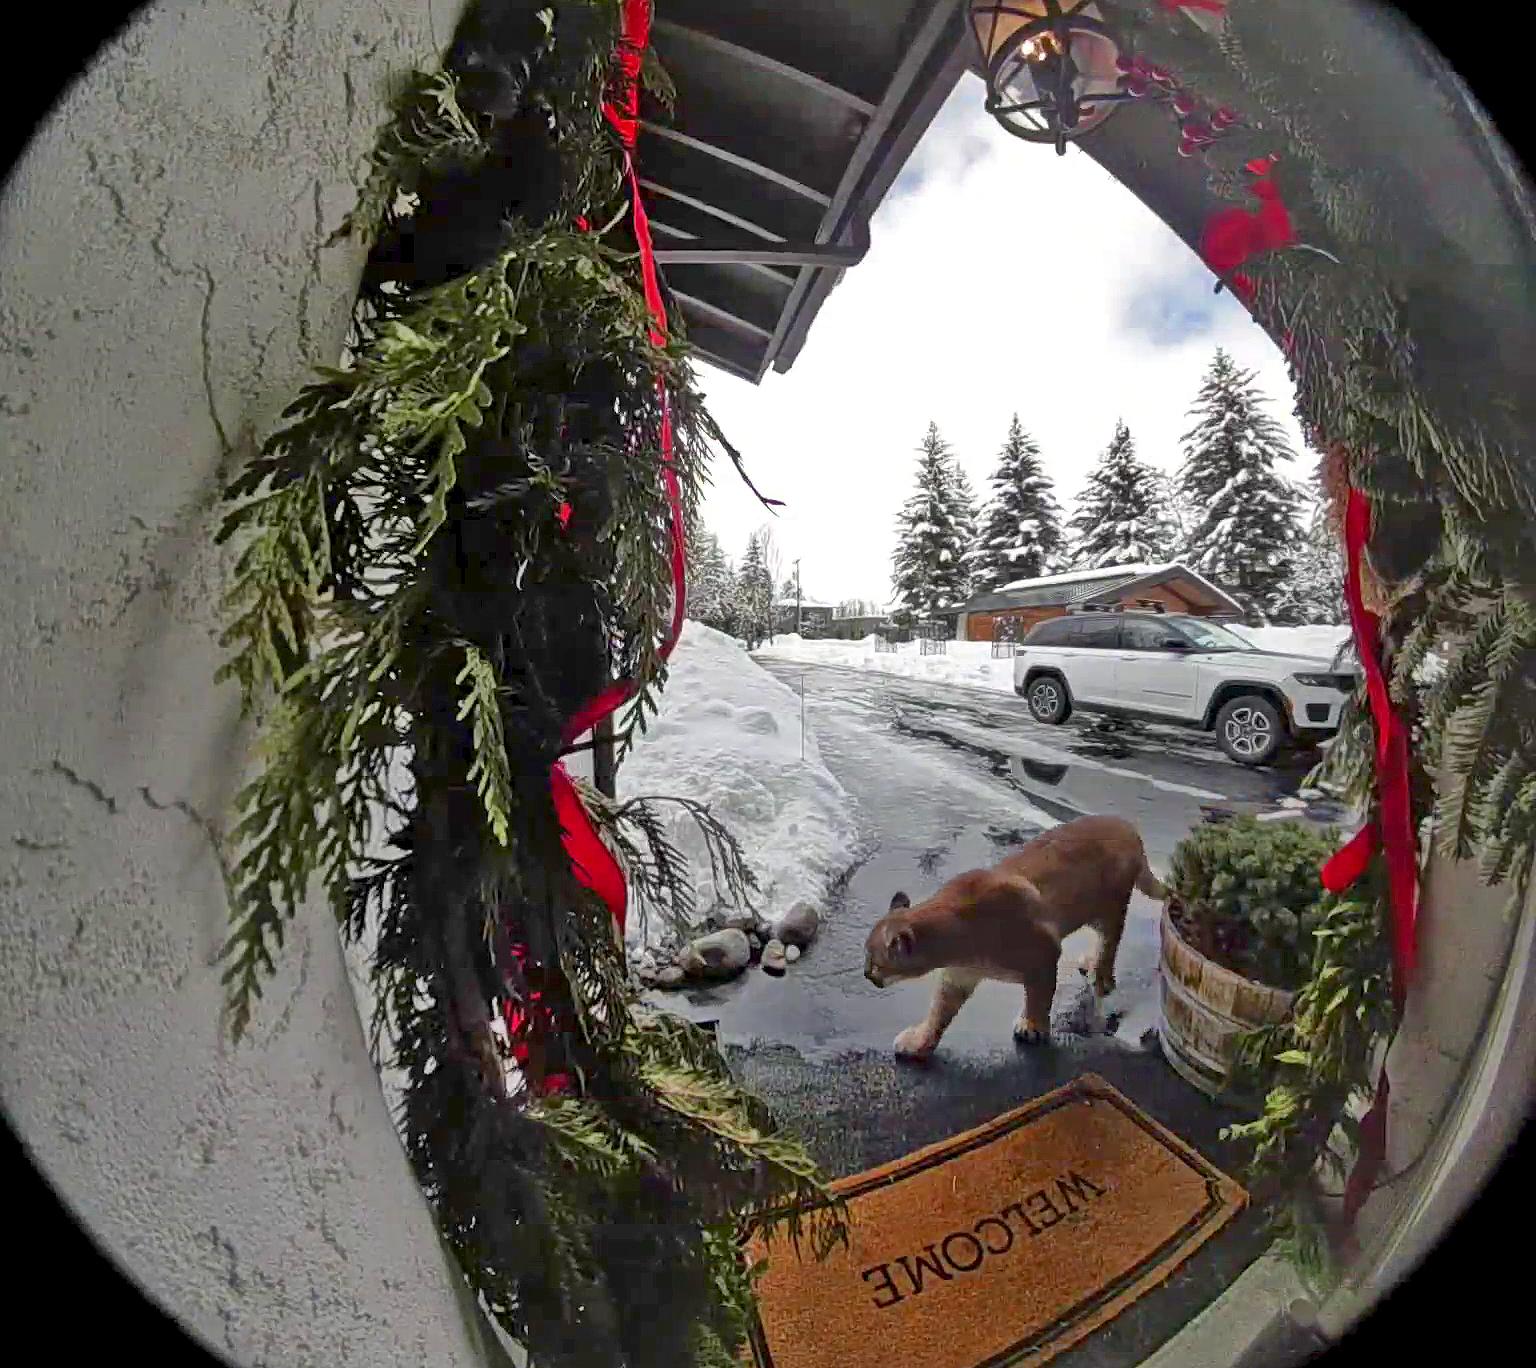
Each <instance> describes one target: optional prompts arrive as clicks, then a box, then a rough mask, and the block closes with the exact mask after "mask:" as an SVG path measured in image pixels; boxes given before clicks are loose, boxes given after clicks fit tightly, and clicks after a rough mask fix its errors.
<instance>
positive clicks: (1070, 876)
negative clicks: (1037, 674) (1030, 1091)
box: [864, 817, 1167, 1059]
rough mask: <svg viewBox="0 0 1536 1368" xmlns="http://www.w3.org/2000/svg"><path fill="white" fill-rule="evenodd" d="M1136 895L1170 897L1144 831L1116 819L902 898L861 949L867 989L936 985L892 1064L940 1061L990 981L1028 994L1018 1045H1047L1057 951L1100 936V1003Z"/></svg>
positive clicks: (1061, 833) (1096, 982)
mask: <svg viewBox="0 0 1536 1368" xmlns="http://www.w3.org/2000/svg"><path fill="white" fill-rule="evenodd" d="M1133 888H1134V889H1138V890H1139V891H1140V892H1142V893H1144V894H1145V895H1146V896H1147V897H1149V898H1164V897H1166V896H1167V890H1166V889H1165V888H1164V887H1163V885H1162V884H1161V883H1159V882H1158V880H1157V878H1156V876H1155V875H1154V874H1153V873H1152V870H1151V867H1150V866H1149V865H1148V864H1147V857H1146V852H1145V851H1144V850H1143V848H1142V844H1141V837H1140V835H1139V834H1138V833H1137V831H1136V828H1135V827H1134V826H1132V825H1131V824H1130V823H1129V822H1127V821H1124V820H1122V819H1121V818H1119V817H1079V818H1078V819H1077V820H1076V821H1072V822H1066V823H1064V824H1063V825H1061V826H1059V827H1055V828H1053V829H1052V830H1050V831H1047V832H1045V833H1044V834H1043V835H1041V836H1038V837H1036V838H1035V839H1034V840H1033V841H1031V842H1030V843H1029V844H1028V845H1027V846H1025V847H1024V849H1023V850H1020V851H1018V852H1017V853H1015V854H1013V855H1010V856H1008V857H1007V858H1006V859H1004V860H1001V861H999V862H998V863H997V864H996V865H994V866H993V867H992V868H991V869H975V870H971V871H969V872H968V873H965V874H961V875H958V876H957V877H956V878H953V879H951V880H950V881H949V882H948V883H947V884H945V885H944V887H943V888H941V889H939V891H938V892H937V893H935V894H934V895H933V896H932V897H931V898H928V899H926V900H925V901H923V902H920V903H918V904H917V905H916V906H915V907H914V906H910V905H909V904H908V900H907V896H906V894H904V893H898V894H897V895H896V896H895V897H894V898H892V899H891V910H890V911H889V912H888V913H887V914H886V915H885V916H884V917H882V918H881V919H880V920H879V921H878V922H876V923H875V925H874V927H873V928H872V929H871V930H870V933H869V938H868V940H867V941H866V942H865V947H864V974H865V977H866V978H868V979H869V981H870V982H871V983H873V984H874V985H875V986H876V987H879V988H883V987H885V985H886V984H889V983H897V982H900V981H902V980H904V979H914V978H920V977H922V976H923V975H924V974H929V973H932V972H933V971H934V970H939V971H940V973H939V981H938V984H937V985H936V987H935V990H934V995H933V1003H932V1005H931V1006H930V1008H929V1010H928V1016H927V1019H926V1020H924V1021H922V1022H921V1023H919V1024H918V1025H916V1026H912V1027H909V1028H908V1029H907V1030H905V1031H903V1032H902V1033H901V1034H900V1035H899V1036H897V1037H896V1053H897V1054H898V1055H901V1056H904V1057H907V1058H918V1059H922V1058H926V1057H927V1056H928V1055H930V1054H932V1053H933V1051H934V1050H935V1048H937V1046H938V1043H939V1040H940V1038H941V1037H942V1036H943V1034H944V1032H945V1030H946V1029H947V1028H948V1026H949V1023H950V1022H951V1021H953V1020H954V1018H955V1014H956V1013H957V1012H959V1010H960V1009H961V1007H963V1006H964V1005H965V1003H966V1001H967V1000H968V999H969V998H970V996H971V994H972V993H973V992H974V991H975V990H976V985H977V984H979V983H980V982H981V981H982V980H983V979H1001V980H1003V981H1004V982H1007V983H1017V984H1021V985H1022V986H1023V988H1024V1011H1023V1012H1022V1013H1021V1014H1020V1017H1019V1020H1018V1022H1017V1023H1016V1024H1015V1026H1014V1035H1015V1036H1016V1037H1018V1038H1019V1039H1021V1040H1023V1041H1024V1042H1026V1043H1029V1044H1036V1043H1040V1042H1042V1041H1044V1040H1046V1039H1047V1038H1048V1037H1049V1034H1050V1021H1051V1003H1052V1000H1053V999H1054V998H1055V996H1056V968H1057V962H1058V961H1059V959H1060V958H1061V942H1062V941H1063V940H1064V939H1065V938H1066V937H1068V936H1070V935H1071V934H1072V933H1073V932H1074V931H1077V930H1079V929H1080V928H1082V927H1084V926H1091V927H1093V928H1094V929H1095V930H1096V931H1097V932H1098V935H1099V953H1098V956H1097V959H1096V961H1095V963H1094V965H1093V986H1094V992H1095V994H1096V995H1097V997H1098V998H1099V999H1100V1000H1102V999H1103V998H1104V997H1105V996H1106V995H1108V994H1109V993H1111V992H1113V991H1114V986H1115V973H1114V970H1115V954H1116V952H1117V951H1118V950H1119V948H1120V936H1121V933H1122V932H1123V930H1124V929H1125V914H1126V909H1127V907H1128V906H1129V905H1130V900H1131V890H1132V889H1133Z"/></svg>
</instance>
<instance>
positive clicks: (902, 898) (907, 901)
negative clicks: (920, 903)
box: [888, 893, 912, 912]
mask: <svg viewBox="0 0 1536 1368" xmlns="http://www.w3.org/2000/svg"><path fill="white" fill-rule="evenodd" d="M911 906H912V899H911V898H909V897H907V895H906V894H905V893H898V894H896V895H895V897H893V898H892V899H891V905H890V908H889V909H888V910H889V911H892V912H894V911H896V909H897V908H899V907H911Z"/></svg>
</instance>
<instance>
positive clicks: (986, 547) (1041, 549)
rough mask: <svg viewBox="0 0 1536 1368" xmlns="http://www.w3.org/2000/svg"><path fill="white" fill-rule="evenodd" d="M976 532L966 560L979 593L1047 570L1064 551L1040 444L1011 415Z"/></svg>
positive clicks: (1057, 510)
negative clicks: (973, 551) (970, 557)
mask: <svg viewBox="0 0 1536 1368" xmlns="http://www.w3.org/2000/svg"><path fill="white" fill-rule="evenodd" d="M990 483H991V486H992V493H991V498H990V499H989V500H988V502H987V507H986V511H985V513H984V514H983V515H982V531H981V537H980V540H979V542H978V544H977V548H976V555H975V558H974V559H973V561H972V562H971V576H972V589H973V591H974V592H976V593H984V592H986V591H987V590H989V589H1001V588H1002V587H1003V586H1004V585H1005V584H1012V583H1013V582H1014V581H1015V580H1021V579H1035V578H1037V577H1038V576H1040V575H1049V574H1053V573H1054V572H1055V571H1056V570H1058V569H1059V568H1060V563H1061V561H1062V560H1063V558H1064V554H1065V549H1066V546H1065V541H1066V539H1065V538H1064V537H1063V535H1062V531H1061V506H1060V505H1059V504H1058V503H1057V502H1056V496H1055V490H1054V487H1053V485H1052V484H1051V479H1050V476H1048V475H1047V474H1046V473H1045V470H1044V468H1043V467H1042V466H1041V464H1040V448H1039V446H1037V445H1036V443H1035V439H1034V438H1033V437H1031V436H1030V435H1029V434H1028V433H1027V432H1025V431H1024V428H1023V425H1022V424H1021V423H1020V422H1019V415H1018V414H1014V415H1013V421H1012V422H1011V423H1010V424H1009V425H1008V436H1007V439H1006V440H1005V441H1004V442H1003V449H1002V451H1001V452H1000V453H999V454H998V462H997V469H996V470H995V471H994V472H993V474H992V478H991V481H990Z"/></svg>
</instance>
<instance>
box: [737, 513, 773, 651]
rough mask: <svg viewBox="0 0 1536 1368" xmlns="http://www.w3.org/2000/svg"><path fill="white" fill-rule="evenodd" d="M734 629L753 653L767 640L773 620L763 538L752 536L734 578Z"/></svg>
mask: <svg viewBox="0 0 1536 1368" xmlns="http://www.w3.org/2000/svg"><path fill="white" fill-rule="evenodd" d="M736 607H737V614H738V616H737V628H738V630H739V631H740V634H741V635H742V636H743V637H744V638H745V639H746V643H747V649H748V650H753V651H755V650H756V649H757V648H758V647H759V646H761V645H762V643H763V641H764V640H765V639H766V638H767V636H768V633H769V629H770V628H771V626H772V617H773V576H772V575H771V574H770V573H769V571H768V565H767V562H766V560H765V559H764V551H763V538H762V534H761V533H759V532H754V533H753V534H752V535H751V536H750V537H748V538H747V549H746V552H745V554H744V555H743V556H742V558H741V569H740V570H739V571H738V572H737V575H736Z"/></svg>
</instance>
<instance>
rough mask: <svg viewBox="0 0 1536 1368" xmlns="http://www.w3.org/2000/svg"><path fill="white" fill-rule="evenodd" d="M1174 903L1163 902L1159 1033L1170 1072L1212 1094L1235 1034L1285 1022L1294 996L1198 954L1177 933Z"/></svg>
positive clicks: (1220, 1081)
mask: <svg viewBox="0 0 1536 1368" xmlns="http://www.w3.org/2000/svg"><path fill="white" fill-rule="evenodd" d="M1174 906H1175V900H1174V899H1171V898H1170V899H1169V901H1168V902H1167V903H1165V904H1164V905H1163V922H1162V952H1161V955H1160V956H1159V961H1158V971H1159V972H1158V985H1159V986H1158V994H1159V999H1160V1001H1159V1006H1160V1009H1161V1010H1160V1016H1159V1021H1158V1037H1159V1039H1160V1040H1161V1041H1162V1046H1163V1055H1164V1057H1165V1058H1166V1059H1167V1061H1168V1063H1169V1064H1170V1065H1172V1067H1173V1069H1174V1072H1176V1073H1177V1074H1178V1075H1179V1076H1180V1077H1181V1078H1183V1079H1185V1081H1187V1082H1189V1083H1192V1084H1193V1085H1194V1086H1195V1087H1197V1088H1199V1089H1200V1091H1201V1092H1203V1093H1205V1094H1206V1095H1207V1096H1210V1097H1215V1096H1216V1095H1217V1094H1218V1093H1220V1092H1222V1091H1223V1088H1224V1085H1225V1082H1226V1077H1227V1071H1228V1070H1229V1069H1230V1068H1231V1065H1232V1059H1233V1054H1234V1052H1235V1050H1236V1046H1237V1038H1238V1036H1240V1035H1242V1034H1243V1033H1244V1032H1246V1031H1251V1030H1253V1029H1254V1028H1255V1027H1258V1026H1269V1025H1273V1024H1276V1023H1278V1022H1281V1021H1284V1020H1285V1019H1286V1017H1287V1016H1289V1015H1290V1011H1291V1000H1292V998H1293V997H1294V996H1295V994H1294V993H1287V992H1283V991H1281V990H1280V989H1279V988H1270V987H1268V986H1267V985H1265V984H1262V983H1255V982H1254V981H1253V980H1252V979H1246V978H1244V977H1243V976H1242V975H1241V974H1238V973H1234V972H1233V971H1232V970H1231V969H1227V968H1224V967H1223V966H1222V965H1219V964H1217V963H1216V962H1215V960H1212V959H1208V958H1207V957H1206V956H1205V955H1202V954H1201V953H1200V952H1199V951H1198V950H1196V949H1195V948H1194V946H1192V945H1190V943H1189V942H1188V941H1186V940H1185V939H1184V937H1183V936H1181V935H1180V934H1179V931H1178V928H1177V927H1176V926H1175V925H1174V921H1173V909H1174ZM1233 1100H1236V1099H1233Z"/></svg>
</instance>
